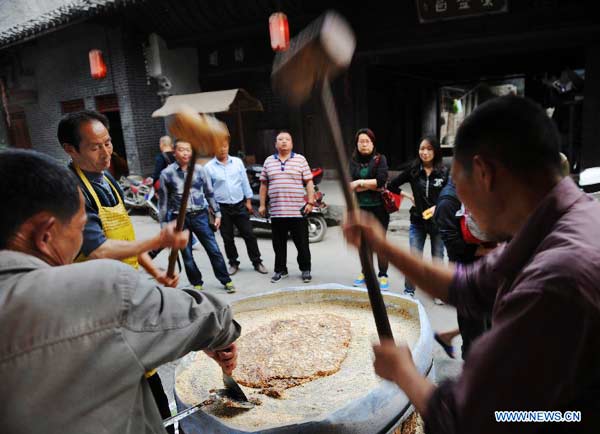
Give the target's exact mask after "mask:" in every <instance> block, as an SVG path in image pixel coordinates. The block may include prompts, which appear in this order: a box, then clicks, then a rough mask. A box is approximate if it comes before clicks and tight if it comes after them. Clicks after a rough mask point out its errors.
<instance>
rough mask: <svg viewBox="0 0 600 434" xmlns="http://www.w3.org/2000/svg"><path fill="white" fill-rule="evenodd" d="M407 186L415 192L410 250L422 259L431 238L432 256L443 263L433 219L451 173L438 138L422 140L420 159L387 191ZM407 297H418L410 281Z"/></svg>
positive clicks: (398, 190)
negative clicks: (446, 165)
mask: <svg viewBox="0 0 600 434" xmlns="http://www.w3.org/2000/svg"><path fill="white" fill-rule="evenodd" d="M407 182H408V183H410V186H411V188H412V192H413V197H412V198H411V199H412V201H413V203H414V206H413V207H412V208H411V209H410V229H409V233H408V235H409V238H408V239H409V242H410V248H411V250H413V251H414V252H416V253H420V254H421V255H422V254H423V247H424V246H425V239H426V238H427V235H429V241H430V243H431V256H432V257H434V258H439V259H442V258H443V257H444V243H443V241H442V238H441V237H440V234H439V232H438V229H437V226H436V224H435V221H434V219H432V218H431V217H433V212H434V211H435V206H436V204H437V201H438V197H439V195H440V192H441V191H442V188H444V186H445V185H446V183H447V182H448V169H447V168H446V167H444V165H443V164H442V152H441V149H440V147H439V145H438V142H437V140H436V139H435V137H431V136H426V137H424V138H423V139H422V140H421V143H420V144H419V156H418V157H417V158H416V159H415V160H414V161H412V162H411V163H410V164H409V166H408V168H407V169H406V170H404V171H402V172H400V174H399V175H398V176H397V177H396V178H394V179H393V180H392V181H391V182H390V184H389V186H388V189H389V190H390V191H392V192H394V193H401V189H400V186H401V185H402V184H405V183H407ZM405 196H407V195H405ZM404 293H405V294H406V295H410V296H414V295H415V287H414V285H413V284H412V283H411V282H410V281H408V280H405V283H404Z"/></svg>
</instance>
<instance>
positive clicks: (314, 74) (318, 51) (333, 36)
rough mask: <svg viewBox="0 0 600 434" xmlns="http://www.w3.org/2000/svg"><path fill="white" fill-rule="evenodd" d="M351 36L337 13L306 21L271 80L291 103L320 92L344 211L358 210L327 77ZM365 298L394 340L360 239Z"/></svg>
mask: <svg viewBox="0 0 600 434" xmlns="http://www.w3.org/2000/svg"><path fill="white" fill-rule="evenodd" d="M355 47H356V40H355V37H354V32H353V31H352V29H351V28H350V26H349V24H348V23H347V22H346V20H345V19H344V18H342V17H341V16H340V15H339V14H337V13H335V12H332V11H329V12H326V13H325V14H324V15H322V16H321V17H319V18H317V19H316V20H315V21H313V22H312V23H311V24H309V25H308V26H307V27H306V28H305V29H304V30H302V32H300V33H299V34H298V35H297V36H296V37H295V38H294V39H292V41H290V48H289V49H288V50H287V51H284V52H281V53H278V54H277V56H276V57H275V61H274V63H273V72H272V74H271V79H272V82H273V87H274V89H275V90H276V91H277V92H278V93H280V94H281V95H283V96H284V97H285V98H286V99H287V100H288V102H289V103H290V104H292V105H300V104H302V103H303V102H304V101H306V100H307V99H308V98H309V97H310V96H311V94H312V93H313V90H315V89H318V90H320V99H321V103H322V105H323V110H324V112H325V119H326V120H327V125H328V127H329V131H330V133H331V136H332V139H333V143H334V145H335V150H336V153H337V159H336V163H337V170H338V172H339V174H340V182H341V184H342V191H343V192H344V198H345V200H346V205H347V207H348V211H349V212H353V211H355V210H357V209H358V206H357V204H356V198H355V196H354V194H353V192H352V191H350V174H349V170H348V158H347V156H346V150H345V148H344V143H343V140H342V130H341V128H340V123H339V120H338V115H337V111H336V108H335V103H334V101H333V95H332V94H331V87H330V85H329V80H330V79H331V78H333V77H334V76H335V75H337V74H339V73H340V72H341V71H343V70H344V69H346V68H347V67H348V65H349V64H350V61H351V60H352V56H353V54H354V48H355ZM359 255H360V262H361V264H362V268H363V272H364V274H365V281H366V284H367V290H368V293H369V300H370V302H371V308H372V310H373V316H374V317H375V325H376V326H377V333H378V334H379V338H380V339H381V338H388V339H393V335H392V329H391V327H390V322H389V319H388V315H387V311H386V308H385V304H384V301H383V297H382V296H381V291H380V289H379V282H378V281H377V276H376V275H375V270H374V269H373V258H372V252H371V250H370V249H369V247H368V246H367V243H366V241H365V240H364V239H363V240H362V242H361V244H360V248H359Z"/></svg>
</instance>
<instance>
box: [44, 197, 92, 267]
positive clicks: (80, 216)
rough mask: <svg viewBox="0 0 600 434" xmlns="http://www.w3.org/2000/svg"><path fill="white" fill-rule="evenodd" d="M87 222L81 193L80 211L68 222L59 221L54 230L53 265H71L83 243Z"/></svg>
mask: <svg viewBox="0 0 600 434" xmlns="http://www.w3.org/2000/svg"><path fill="white" fill-rule="evenodd" d="M86 220H87V215H86V213H85V200H84V199H83V194H82V193H81V191H79V210H78V211H77V213H76V214H75V215H74V216H73V218H71V220H70V221H68V222H65V223H63V222H60V221H58V222H57V224H56V225H54V226H53V228H52V239H53V240H54V242H53V243H52V247H51V250H52V257H51V258H49V259H51V261H52V263H53V265H66V264H71V263H72V262H73V261H74V260H75V257H76V256H77V254H78V253H79V250H80V249H81V244H82V243H83V228H84V226H85V222H86Z"/></svg>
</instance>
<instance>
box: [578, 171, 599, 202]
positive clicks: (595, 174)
mask: <svg viewBox="0 0 600 434" xmlns="http://www.w3.org/2000/svg"><path fill="white" fill-rule="evenodd" d="M579 187H580V188H581V189H582V190H583V191H585V192H586V193H588V194H589V195H590V196H592V197H594V198H595V199H596V200H600V167H590V168H589V169H585V170H583V171H582V172H581V173H580V174H579Z"/></svg>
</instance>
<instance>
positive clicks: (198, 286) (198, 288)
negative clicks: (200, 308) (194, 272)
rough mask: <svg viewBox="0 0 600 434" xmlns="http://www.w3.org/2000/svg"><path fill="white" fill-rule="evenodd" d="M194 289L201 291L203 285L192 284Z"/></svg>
mask: <svg viewBox="0 0 600 434" xmlns="http://www.w3.org/2000/svg"><path fill="white" fill-rule="evenodd" d="M194 289H196V290H198V291H202V290H203V289H204V286H202V285H194Z"/></svg>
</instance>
